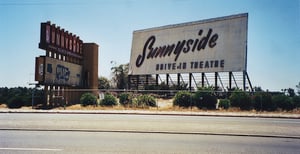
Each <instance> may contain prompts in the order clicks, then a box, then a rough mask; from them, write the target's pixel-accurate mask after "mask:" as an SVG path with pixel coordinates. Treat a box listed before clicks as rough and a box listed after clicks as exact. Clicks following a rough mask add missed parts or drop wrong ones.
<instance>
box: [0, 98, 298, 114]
mask: <svg viewBox="0 0 300 154" xmlns="http://www.w3.org/2000/svg"><path fill="white" fill-rule="evenodd" d="M156 101H157V105H158V106H157V107H145V108H133V107H124V106H122V105H117V106H112V107H104V106H81V105H80V104H75V105H71V106H67V107H66V108H64V107H57V108H54V109H55V110H149V111H180V112H190V111H193V112H223V113H224V112H239V113H266V114H267V113H280V114H300V108H298V109H294V110H292V111H281V110H278V111H272V112H267V111H256V110H250V111H243V110H240V109H239V108H233V107H232V108H229V109H228V110H224V109H218V110H203V109H198V108H197V107H192V108H182V107H178V106H173V99H161V98H158V99H156ZM0 108H2V109H3V108H7V106H6V104H0ZM21 109H23V110H31V106H28V107H22V108H21Z"/></svg>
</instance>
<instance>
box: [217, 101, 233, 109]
mask: <svg viewBox="0 0 300 154" xmlns="http://www.w3.org/2000/svg"><path fill="white" fill-rule="evenodd" d="M230 106H231V104H230V100H229V99H220V102H219V108H222V109H226V110H227V109H229V107H230Z"/></svg>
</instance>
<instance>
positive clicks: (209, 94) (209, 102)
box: [193, 87, 218, 109]
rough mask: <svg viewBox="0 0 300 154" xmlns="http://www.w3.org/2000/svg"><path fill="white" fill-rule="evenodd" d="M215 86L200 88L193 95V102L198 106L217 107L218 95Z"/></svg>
mask: <svg viewBox="0 0 300 154" xmlns="http://www.w3.org/2000/svg"><path fill="white" fill-rule="evenodd" d="M213 92H214V91H213V88H211V87H208V88H199V89H198V91H197V92H196V93H195V94H194V95H193V104H194V105H195V106H197V107H198V108H206V109H216V105H217V102H218V100H217V97H216V96H215V95H214V93H213Z"/></svg>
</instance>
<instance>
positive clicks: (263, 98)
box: [253, 92, 276, 111]
mask: <svg viewBox="0 0 300 154" xmlns="http://www.w3.org/2000/svg"><path fill="white" fill-rule="evenodd" d="M253 107H254V108H255V109H256V110H264V111H274V110H276V104H275V103H273V102H272V95H271V94H270V93H268V92H257V93H255V94H254V96H253Z"/></svg>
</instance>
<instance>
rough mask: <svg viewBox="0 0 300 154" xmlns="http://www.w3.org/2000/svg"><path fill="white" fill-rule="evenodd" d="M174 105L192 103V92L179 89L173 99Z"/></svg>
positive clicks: (187, 105) (185, 105) (188, 104)
mask: <svg viewBox="0 0 300 154" xmlns="http://www.w3.org/2000/svg"><path fill="white" fill-rule="evenodd" d="M173 105H174V106H179V107H189V106H191V105H192V94H191V93H190V92H188V91H179V92H177V93H176V95H175V98H174V100H173Z"/></svg>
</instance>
